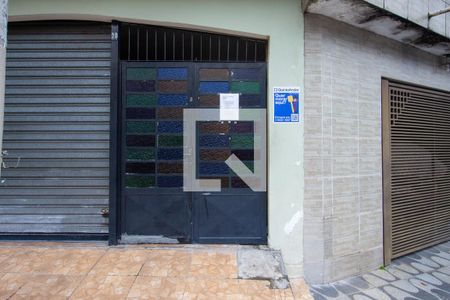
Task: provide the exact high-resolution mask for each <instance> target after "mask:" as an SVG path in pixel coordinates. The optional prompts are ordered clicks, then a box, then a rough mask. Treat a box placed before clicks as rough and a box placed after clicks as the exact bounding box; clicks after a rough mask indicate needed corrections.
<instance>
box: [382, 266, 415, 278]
mask: <svg viewBox="0 0 450 300" xmlns="http://www.w3.org/2000/svg"><path fill="white" fill-rule="evenodd" d="M386 271H388V272H389V273H391V274H392V275H394V276H395V277H397V278H398V279H408V278H411V277H413V276H414V275H413V274H410V273H406V272H404V271H403V270H399V269H397V268H396V267H388V268H386Z"/></svg>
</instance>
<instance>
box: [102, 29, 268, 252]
mask: <svg viewBox="0 0 450 300" xmlns="http://www.w3.org/2000/svg"><path fill="white" fill-rule="evenodd" d="M118 28H119V26H118V23H117V22H113V24H112V32H113V34H112V60H111V72H112V74H111V129H110V130H111V132H110V134H111V140H110V205H109V230H110V231H109V244H110V245H117V244H118V241H119V239H120V237H121V235H122V229H123V226H124V224H125V219H124V218H125V213H124V212H125V211H124V204H125V203H124V201H123V200H122V199H123V192H124V186H123V182H124V181H123V178H122V177H123V176H122V173H123V163H124V160H123V153H122V148H123V143H124V139H123V128H122V127H123V126H122V122H123V119H124V109H123V107H122V89H123V87H122V84H123V83H122V62H121V61H120V60H119V51H118V50H119V43H118V39H117V35H115V34H114V32H116V33H117V32H118ZM142 63H144V62H127V64H128V65H129V64H131V65H133V64H139V65H142ZM145 63H148V64H149V65H155V64H158V65H161V64H164V65H165V66H180V64H185V65H186V66H188V68H192V69H193V73H191V74H192V75H193V76H194V79H193V80H192V81H191V85H192V87H189V88H192V93H193V96H194V97H195V96H197V93H198V91H197V90H196V89H195V87H196V85H197V81H198V80H197V79H198V78H197V74H196V73H197V72H196V70H197V69H198V66H201V65H210V66H213V65H214V66H222V67H228V68H229V67H230V66H233V65H234V66H236V67H237V66H240V67H242V66H243V65H252V66H263V67H264V70H265V72H264V74H263V75H261V76H262V79H263V81H262V84H263V86H264V88H265V91H266V92H265V93H264V94H263V96H264V100H263V103H264V107H265V108H267V64H266V63H239V62H230V63H224V62H221V63H212V62H162V61H152V62H145ZM266 149H267V145H266ZM266 163H268V158H267V160H266ZM184 193H185V192H184ZM250 193H253V191H250ZM265 197H266V205H265V207H264V213H265V219H266V222H265V238H263V239H261V240H260V242H261V243H266V242H267V232H268V231H267V227H268V216H267V213H268V201H267V199H268V195H267V192H266V195H265ZM190 198H191V203H192V201H193V200H192V199H193V198H194V196H193V195H192V193H191V195H190ZM191 205H192V204H191ZM191 212H192V214H191V218H193V216H194V214H195V208H194V207H193V206H192V210H191ZM191 220H192V219H191ZM192 223H193V222H191V236H190V241H189V242H190V243H192V242H194V243H195V242H196V241H194V239H193V237H194V232H196V229H195V224H192ZM197 242H198V241H197ZM243 243H245V242H243Z"/></svg>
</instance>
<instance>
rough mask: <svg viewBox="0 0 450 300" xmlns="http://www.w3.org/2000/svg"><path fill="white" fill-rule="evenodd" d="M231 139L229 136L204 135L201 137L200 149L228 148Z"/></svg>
mask: <svg viewBox="0 0 450 300" xmlns="http://www.w3.org/2000/svg"><path fill="white" fill-rule="evenodd" d="M229 145H230V139H229V137H228V136H227V135H204V136H201V137H200V147H228V146H229Z"/></svg>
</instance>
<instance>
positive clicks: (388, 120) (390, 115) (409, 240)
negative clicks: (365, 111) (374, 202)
mask: <svg viewBox="0 0 450 300" xmlns="http://www.w3.org/2000/svg"><path fill="white" fill-rule="evenodd" d="M382 87H383V88H382V93H383V181H384V242H385V245H384V247H385V264H388V263H389V262H390V261H391V259H393V258H396V257H399V256H402V255H405V254H408V253H411V252H414V251H417V250H420V249H423V248H426V247H428V246H431V245H434V244H437V243H440V242H444V241H447V240H450V92H445V91H439V90H434V89H429V88H424V87H417V86H413V85H409V84H405V83H399V82H394V81H388V80H383V82H382Z"/></svg>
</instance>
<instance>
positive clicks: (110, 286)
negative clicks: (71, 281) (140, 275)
mask: <svg viewBox="0 0 450 300" xmlns="http://www.w3.org/2000/svg"><path fill="white" fill-rule="evenodd" d="M135 279H136V276H103V275H87V276H86V277H85V278H84V279H83V281H82V282H81V283H80V285H79V286H78V287H77V288H76V290H75V291H74V292H73V294H72V296H71V297H70V299H99V300H102V299H108V300H111V299H125V298H126V297H127V295H128V292H129V290H130V288H131V286H132V284H133V282H134V281H135Z"/></svg>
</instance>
